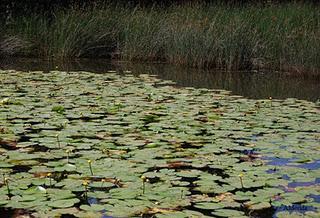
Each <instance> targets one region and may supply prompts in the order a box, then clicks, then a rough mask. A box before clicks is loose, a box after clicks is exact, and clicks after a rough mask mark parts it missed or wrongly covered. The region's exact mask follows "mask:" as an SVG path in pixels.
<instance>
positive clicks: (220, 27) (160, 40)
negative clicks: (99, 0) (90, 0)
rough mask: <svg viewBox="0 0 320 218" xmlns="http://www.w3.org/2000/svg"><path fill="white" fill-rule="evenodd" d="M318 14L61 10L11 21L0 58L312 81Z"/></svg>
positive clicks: (289, 6) (301, 9)
mask: <svg viewBox="0 0 320 218" xmlns="http://www.w3.org/2000/svg"><path fill="white" fill-rule="evenodd" d="M318 9H319V8H318V7H312V6H311V5H309V4H298V3H286V4H279V5H269V6H265V7H259V6H257V5H251V6H246V7H242V8H240V7H236V6H234V7H230V6H227V5H209V6H208V7H204V5H198V6H197V7H190V6H188V5H180V6H179V5H176V6H172V7H169V8H168V9H163V8H158V7H155V8H140V7H136V8H134V9H131V8H126V7H123V6H122V7H115V6H104V7H97V6H96V7H93V8H91V10H84V9H81V8H76V9H68V10H66V11H57V12H56V13H55V18H54V19H53V20H50V21H49V19H48V18H46V17H45V16H42V15H34V16H31V17H21V18H13V19H12V20H11V23H9V24H8V25H7V26H6V27H7V28H5V30H2V32H0V33H1V36H0V56H2V57H34V58H42V59H48V60H51V59H54V60H60V61H61V60H62V61H68V60H74V59H76V58H93V59H96V58H106V59H109V60H116V61H133V62H139V63H140V62H144V63H150V62H164V63H169V64H175V65H182V66H188V67H194V68H202V69H220V70H228V71H230V70H246V71H252V70H258V71H259V70H276V71H284V72H288V71H289V72H291V74H293V75H297V76H303V77H309V76H311V77H319V76H320V12H319V11H320V10H318Z"/></svg>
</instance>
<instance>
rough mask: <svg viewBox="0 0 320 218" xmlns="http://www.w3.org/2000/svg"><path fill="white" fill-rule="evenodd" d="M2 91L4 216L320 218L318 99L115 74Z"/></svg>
mask: <svg viewBox="0 0 320 218" xmlns="http://www.w3.org/2000/svg"><path fill="white" fill-rule="evenodd" d="M0 84H1V86H0V102H6V103H2V104H0V145H1V147H0V153H1V157H0V172H1V173H2V174H3V175H4V176H3V181H2V182H0V206H1V208H7V209H9V208H11V210H14V209H19V208H22V209H24V210H26V211H27V213H30V214H32V215H34V216H35V217H59V216H63V215H66V216H67V215H71V216H75V217H88V216H92V217H94V216H102V215H104V216H113V217H132V216H144V215H145V216H155V217H205V216H219V217H248V216H258V217H259V216H260V215H262V214H264V215H265V214H269V215H270V216H272V215H274V214H276V215H277V216H279V217H280V216H283V215H286V214H287V213H288V214H290V213H291V212H292V213H295V214H298V215H301V216H302V215H303V214H304V215H309V216H314V217H316V216H319V208H320V205H319V200H318V196H319V195H320V193H319V192H320V187H319V175H320V167H319V157H320V150H319V139H320V138H319V134H320V116H319V107H318V106H317V105H316V104H315V103H313V102H309V101H305V100H298V99H292V98H291V99H285V100H278V99H275V98H272V99H260V100H254V99H246V98H244V97H241V96H236V95H232V93H231V92H229V91H225V90H211V89H204V88H201V89H200V88H190V87H189V88H177V87H175V86H174V85H173V84H172V81H163V80H160V79H158V78H157V77H155V76H151V75H147V74H140V75H139V76H134V75H132V74H130V73H126V74H122V75H120V74H117V73H116V72H108V73H103V74H102V73H100V74H96V73H90V72H83V71H81V72H61V71H51V72H50V73H43V72H41V71H31V72H22V71H14V70H11V71H5V70H2V71H0ZM15 87H19V89H16V88H15ZM8 98H9V101H8V100H7V99H8ZM271 101H272V104H271V103H270V102H271ZM10 102H21V104H12V103H10ZM56 105H59V106H61V108H64V110H63V112H62V113H57V111H56V110H52V107H53V106H56ZM297 205H299V207H298V206H297ZM291 209H292V211H290V210H291ZM299 209H300V210H299Z"/></svg>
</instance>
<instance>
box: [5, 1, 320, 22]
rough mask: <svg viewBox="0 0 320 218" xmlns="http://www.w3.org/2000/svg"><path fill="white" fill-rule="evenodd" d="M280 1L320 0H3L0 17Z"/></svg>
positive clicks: (273, 2) (272, 2)
mask: <svg viewBox="0 0 320 218" xmlns="http://www.w3.org/2000/svg"><path fill="white" fill-rule="evenodd" d="M280 2H282V3H283V2H306V3H313V4H319V2H320V1H319V0H295V1H292V0H87V1H85V0H1V1H0V19H7V18H8V17H10V16H20V15H28V14H31V13H41V14H47V15H51V14H52V12H53V11H54V10H56V9H67V8H70V7H89V6H90V5H97V4H121V5H127V6H134V7H135V6H142V7H150V6H155V5H156V6H162V7H166V6H170V5H172V4H193V3H204V4H211V3H222V4H229V5H237V6H242V5H246V4H248V3H249V4H277V3H280Z"/></svg>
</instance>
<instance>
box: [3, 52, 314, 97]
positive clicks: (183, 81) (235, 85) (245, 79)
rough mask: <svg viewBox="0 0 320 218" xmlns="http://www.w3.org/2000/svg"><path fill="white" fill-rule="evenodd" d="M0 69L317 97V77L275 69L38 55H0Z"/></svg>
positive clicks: (262, 94)
mask: <svg viewBox="0 0 320 218" xmlns="http://www.w3.org/2000/svg"><path fill="white" fill-rule="evenodd" d="M0 69H16V70H43V71H49V70H66V71H73V70H82V71H92V72H97V73H103V72H107V71H108V70H116V71H119V72H125V71H131V72H132V73H133V74H140V73H147V74H155V75H157V76H158V77H159V78H162V79H166V80H173V81H175V82H176V83H177V85H178V86H188V87H189V86H191V87H197V88H212V89H225V90H229V91H232V93H233V94H235V95H242V96H245V97H248V98H254V99H264V98H269V97H270V96H271V97H273V98H274V99H276V98H277V99H285V98H298V99H304V100H309V101H317V100H319V99H320V78H317V79H315V78H302V77H294V76H289V75H287V74H285V73H277V72H223V71H204V70H199V69H193V68H183V67H177V66H173V65H168V64H132V63H127V62H116V63H114V62H112V63H111V62H110V61H108V60H101V59H100V60H92V59H90V60H88V59H81V60H77V61H72V62H70V61H69V62H64V63H61V62H50V61H43V60H39V59H21V58H20V59H0Z"/></svg>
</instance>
